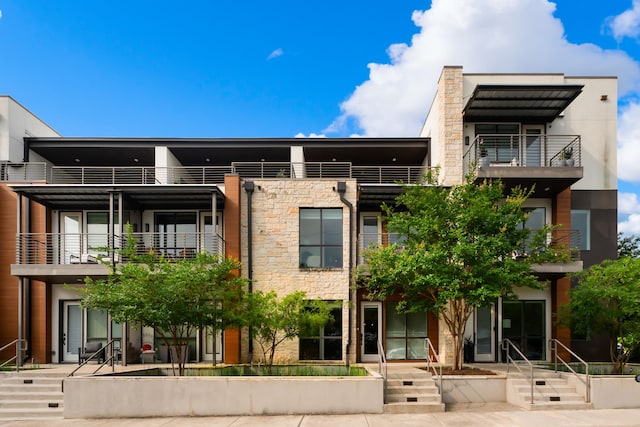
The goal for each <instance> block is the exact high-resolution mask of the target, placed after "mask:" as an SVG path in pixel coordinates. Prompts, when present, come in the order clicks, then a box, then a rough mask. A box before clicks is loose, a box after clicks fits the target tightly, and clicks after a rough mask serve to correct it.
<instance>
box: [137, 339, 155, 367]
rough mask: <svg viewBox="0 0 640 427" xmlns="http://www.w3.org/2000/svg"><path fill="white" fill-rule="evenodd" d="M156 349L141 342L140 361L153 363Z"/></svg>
mask: <svg viewBox="0 0 640 427" xmlns="http://www.w3.org/2000/svg"><path fill="white" fill-rule="evenodd" d="M155 361H156V349H155V348H153V345H151V344H149V343H145V344H142V349H141V350H140V363H155Z"/></svg>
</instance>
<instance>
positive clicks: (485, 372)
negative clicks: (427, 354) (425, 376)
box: [420, 368, 496, 375]
mask: <svg viewBox="0 0 640 427" xmlns="http://www.w3.org/2000/svg"><path fill="white" fill-rule="evenodd" d="M420 369H422V370H424V371H426V370H427V368H420ZM442 375H496V373H495V372H493V371H488V370H486V369H479V368H462V369H451V368H442Z"/></svg>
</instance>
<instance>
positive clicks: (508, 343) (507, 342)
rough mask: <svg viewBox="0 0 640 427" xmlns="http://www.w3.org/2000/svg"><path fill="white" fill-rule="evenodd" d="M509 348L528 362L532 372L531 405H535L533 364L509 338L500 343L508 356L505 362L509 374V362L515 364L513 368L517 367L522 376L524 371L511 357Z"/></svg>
mask: <svg viewBox="0 0 640 427" xmlns="http://www.w3.org/2000/svg"><path fill="white" fill-rule="evenodd" d="M509 347H511V348H512V349H514V350H515V352H516V353H518V355H519V356H520V357H521V358H522V360H523V361H524V362H527V364H528V365H529V369H530V370H531V376H530V378H531V403H532V404H533V384H534V381H533V363H531V361H530V360H529V359H527V357H526V356H525V355H524V354H522V352H521V351H520V349H519V348H518V347H517V346H516V345H515V344H514V343H513V342H512V341H511V340H510V339H509V338H504V339H503V340H502V342H501V343H500V349H501V350H504V351H505V352H506V355H507V360H506V361H505V363H506V364H507V374H508V373H509V362H511V363H513V366H515V367H516V369H517V370H518V372H520V373H521V374H522V370H521V369H520V366H518V364H517V363H516V361H515V360H514V359H513V358H512V357H511V353H510V352H509ZM523 375H524V374H523Z"/></svg>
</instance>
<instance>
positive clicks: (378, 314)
mask: <svg viewBox="0 0 640 427" xmlns="http://www.w3.org/2000/svg"><path fill="white" fill-rule="evenodd" d="M360 322H361V324H360V334H361V340H360V348H361V353H360V357H361V360H362V361H363V362H376V361H377V360H378V338H382V303H381V302H363V303H362V304H361V313H360Z"/></svg>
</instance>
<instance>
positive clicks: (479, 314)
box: [474, 304, 496, 362]
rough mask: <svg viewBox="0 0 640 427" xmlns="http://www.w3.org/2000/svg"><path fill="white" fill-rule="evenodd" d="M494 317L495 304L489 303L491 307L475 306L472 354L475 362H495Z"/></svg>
mask: <svg viewBox="0 0 640 427" xmlns="http://www.w3.org/2000/svg"><path fill="white" fill-rule="evenodd" d="M495 319H496V316H495V304H491V307H478V308H476V316H475V331H476V342H475V354H474V356H475V361H476V362H495V360H496V354H495V348H496V345H495V343H496V334H495V332H494V331H495V324H496V323H495V322H496V320H495Z"/></svg>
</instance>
